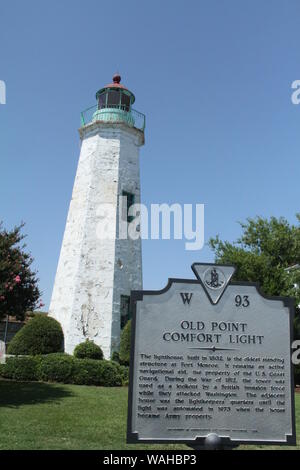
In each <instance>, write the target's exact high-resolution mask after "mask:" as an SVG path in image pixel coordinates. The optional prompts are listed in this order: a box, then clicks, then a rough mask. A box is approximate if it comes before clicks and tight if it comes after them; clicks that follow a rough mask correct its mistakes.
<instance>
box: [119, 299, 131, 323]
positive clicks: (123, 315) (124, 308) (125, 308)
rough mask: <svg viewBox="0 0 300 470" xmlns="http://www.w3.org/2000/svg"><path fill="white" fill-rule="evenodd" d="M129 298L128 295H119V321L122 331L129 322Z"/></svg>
mask: <svg viewBox="0 0 300 470" xmlns="http://www.w3.org/2000/svg"><path fill="white" fill-rule="evenodd" d="M130 318H131V314H130V297H129V295H121V299H120V319H121V330H123V328H124V326H125V325H126V323H127V322H128V320H130Z"/></svg>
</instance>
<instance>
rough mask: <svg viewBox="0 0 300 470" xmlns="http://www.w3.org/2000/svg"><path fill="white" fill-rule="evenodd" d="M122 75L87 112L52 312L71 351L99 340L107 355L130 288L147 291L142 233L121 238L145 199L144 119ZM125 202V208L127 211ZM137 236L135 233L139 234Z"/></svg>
mask: <svg viewBox="0 0 300 470" xmlns="http://www.w3.org/2000/svg"><path fill="white" fill-rule="evenodd" d="M120 81H121V77H120V75H115V76H114V77H113V83H111V84H109V85H107V86H105V87H104V88H102V89H100V90H99V91H98V92H97V94H96V99H97V105H96V106H95V107H94V108H90V109H88V110H87V111H86V112H83V113H82V114H81V116H82V127H81V129H80V130H79V134H80V137H81V141H82V143H81V151H80V157H79V163H78V168H77V174H76V178H75V183H74V188H73V194H72V199H71V203H70V207H69V213H68V218H67V223H66V228H65V233H64V238H63V242H62V247H61V253H60V258H59V262H58V268H57V273H56V278H55V283H54V289H53V294H52V299H51V304H50V308H49V315H50V316H52V317H54V318H55V319H56V320H58V321H59V322H60V323H61V325H62V328H63V331H64V337H65V351H66V352H68V353H72V352H73V350H74V347H75V346H76V345H77V344H79V343H81V342H82V341H85V339H90V340H93V341H94V342H95V343H96V344H98V345H99V346H101V348H102V350H103V352H104V355H105V357H106V358H109V357H110V356H111V353H112V352H113V351H114V350H117V349H118V346H119V340H120V332H121V329H122V327H123V326H124V324H125V323H126V321H127V320H128V318H129V317H130V310H129V296H130V291H131V290H139V289H141V288H142V257H141V240H140V238H137V239H132V238H130V237H126V236H125V237H124V233H123V236H122V237H121V238H120V237H119V227H120V225H122V226H124V222H125V223H127V222H131V221H132V216H130V215H129V214H130V212H129V214H128V208H129V207H130V206H132V205H133V204H134V203H139V202H140V170H139V148H140V146H141V145H143V144H144V128H145V116H144V115H143V114H141V113H138V112H137V111H135V110H133V109H132V104H133V103H134V101H135V97H134V95H133V93H131V92H130V91H129V90H128V89H127V88H125V87H124V86H123V85H121V84H120ZM121 201H123V203H124V201H127V205H126V207H125V208H124V204H123V208H121V205H120V204H121ZM134 238H136V237H134Z"/></svg>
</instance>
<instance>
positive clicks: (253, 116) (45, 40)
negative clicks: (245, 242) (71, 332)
mask: <svg viewBox="0 0 300 470" xmlns="http://www.w3.org/2000/svg"><path fill="white" fill-rule="evenodd" d="M299 14H300V3H299V2H298V1H297V0H295V1H293V0H288V1H283V0H282V1H276V0H273V1H272V2H270V1H267V0H264V1H262V0H260V1H257V0H251V1H250V0H244V1H242V2H241V1H239V0H228V1H226V2H225V1H221V0H218V1H216V0H206V1H201V0H198V1H193V0H185V1H174V0H172V1H171V0H165V1H157V0H151V2H150V1H132V0H127V1H118V0H114V1H113V2H107V1H102V0H97V1H95V0H85V1H84V2H82V1H78V0H72V1H66V0H64V1H57V0H56V1H55V0H52V1H51V2H49V1H45V0H26V1H23V0H19V1H17V0H10V1H9V2H6V1H4V0H0V18H1V23H0V45H1V48H0V50H1V54H0V80H4V81H5V82H6V86H7V104H6V105H0V157H1V171H0V204H1V206H0V207H1V211H0V219H2V220H3V222H4V225H5V226H6V227H8V228H10V227H12V226H14V225H15V224H18V223H20V221H22V220H23V221H25V222H26V227H25V232H26V233H27V235H28V237H27V245H28V248H29V249H30V251H31V252H32V255H33V256H34V258H35V267H36V269H38V272H39V278H40V287H41V289H42V291H43V299H44V301H45V303H46V305H48V302H49V300H50V297H51V291H52V286H53V282H54V276H55V271H56V266H57V261H58V256H59V251H60V245H61V241H62V236H63V231H64V226H65V221H66V216H67V211H68V206H69V202H70V198H71V192H72V187H73V182H74V177H75V172H76V167H77V162H78V156H79V150H80V140H79V135H78V127H79V125H80V111H81V110H83V109H85V108H87V107H89V106H92V105H93V104H95V92H96V91H97V90H98V89H99V88H100V87H102V86H103V85H105V84H106V83H108V82H110V81H111V77H112V75H113V74H114V73H115V72H116V71H117V70H118V71H119V72H120V73H121V75H122V82H123V83H124V84H125V85H126V86H127V87H128V88H129V89H130V90H132V91H133V92H134V93H135V96H136V103H135V108H136V109H138V110H140V111H141V112H143V113H145V114H146V118H147V128H146V145H145V147H143V148H142V149H141V183H142V200H143V202H144V203H145V204H147V205H149V204H151V203H163V202H167V203H175V202H178V203H192V204H196V203H203V204H205V239H206V241H207V240H208V239H209V237H210V236H215V235H216V234H220V236H221V238H223V239H228V240H235V239H236V238H237V237H238V236H239V234H240V228H239V225H238V223H237V222H238V221H243V220H245V219H246V217H248V216H252V217H254V216H256V215H261V216H266V217H269V216H271V215H275V216H280V215H283V216H285V217H286V218H287V219H288V220H289V221H290V222H295V213H296V212H299V189H298V184H299V168H300V164H299V149H300V105H299V106H295V105H293V104H292V102H291V93H292V90H291V83H292V82H293V81H294V80H296V79H300V53H299V43H300V29H299ZM212 260H213V254H212V253H211V252H210V250H209V249H208V247H205V248H204V249H203V250H201V251H199V252H192V251H186V250H185V245H184V241H178V240H176V241H163V240H157V241H156V240H153V241H150V240H149V241H144V242H143V270H144V287H145V288H147V289H156V288H157V289H158V288H162V287H164V285H165V284H166V282H167V278H168V277H193V274H192V271H191V269H190V265H191V264H192V262H194V261H212Z"/></svg>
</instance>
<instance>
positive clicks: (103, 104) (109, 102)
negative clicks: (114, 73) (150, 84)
mask: <svg viewBox="0 0 300 470" xmlns="http://www.w3.org/2000/svg"><path fill="white" fill-rule="evenodd" d="M130 101H131V100H130V95H129V94H127V93H125V92H124V91H123V90H116V89H106V90H105V91H103V93H101V94H100V95H99V97H98V109H103V108H118V109H122V110H124V111H127V112H129V111H130V104H131V103H130Z"/></svg>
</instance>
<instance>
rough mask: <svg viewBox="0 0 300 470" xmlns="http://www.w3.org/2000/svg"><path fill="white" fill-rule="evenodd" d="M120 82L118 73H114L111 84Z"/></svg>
mask: <svg viewBox="0 0 300 470" xmlns="http://www.w3.org/2000/svg"><path fill="white" fill-rule="evenodd" d="M120 81H121V75H120V74H119V73H116V74H115V75H114V76H113V82H114V83H120Z"/></svg>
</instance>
